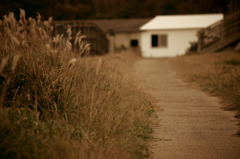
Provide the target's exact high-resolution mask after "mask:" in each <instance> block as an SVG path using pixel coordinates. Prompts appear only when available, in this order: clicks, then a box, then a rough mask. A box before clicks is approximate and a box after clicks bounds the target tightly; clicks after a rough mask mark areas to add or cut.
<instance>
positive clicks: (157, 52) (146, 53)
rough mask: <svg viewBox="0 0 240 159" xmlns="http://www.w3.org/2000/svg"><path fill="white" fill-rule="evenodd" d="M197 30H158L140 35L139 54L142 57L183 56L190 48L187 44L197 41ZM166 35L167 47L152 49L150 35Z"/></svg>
mask: <svg viewBox="0 0 240 159" xmlns="http://www.w3.org/2000/svg"><path fill="white" fill-rule="evenodd" d="M197 31H198V29H191V30H159V31H143V32H142V33H141V46H142V47H141V52H142V56H143V57H173V56H177V55H183V54H184V53H185V51H186V49H187V48H188V47H189V46H190V44H189V42H191V41H197ZM159 34H167V36H168V46H167V47H152V46H151V45H152V41H151V40H152V39H151V38H152V35H159Z"/></svg>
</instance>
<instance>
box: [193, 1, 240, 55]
mask: <svg viewBox="0 0 240 159" xmlns="http://www.w3.org/2000/svg"><path fill="white" fill-rule="evenodd" d="M223 5H224V8H223V12H224V19H223V20H221V21H219V22H217V23H214V24H212V25H211V26H209V27H207V28H205V29H202V30H200V31H199V32H198V52H215V51H218V50H221V49H223V48H225V47H227V46H229V45H231V44H234V43H236V42H238V41H240V1H239V0H230V1H229V3H228V4H227V3H225V4H224V3H223ZM226 6H228V8H227V9H226Z"/></svg>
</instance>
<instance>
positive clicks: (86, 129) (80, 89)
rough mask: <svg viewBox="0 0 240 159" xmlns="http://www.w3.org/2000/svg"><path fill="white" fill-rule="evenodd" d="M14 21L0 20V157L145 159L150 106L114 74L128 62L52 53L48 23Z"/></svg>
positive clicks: (128, 82)
mask: <svg viewBox="0 0 240 159" xmlns="http://www.w3.org/2000/svg"><path fill="white" fill-rule="evenodd" d="M20 20H21V21H19V22H17V21H16V20H15V18H14V16H13V15H12V14H11V15H9V17H5V20H4V21H0V59H1V65H0V123H1V124H0V156H1V158H36V159H37V158H44V159H46V158H58V159H59V158H63V159H68V158H69V159H70V158H71V159H72V158H84V159H85V158H86V159H87V158H91V159H93V158H144V157H146V156H147V155H148V149H147V148H148V147H147V144H146V140H147V139H148V138H149V137H150V133H151V128H150V127H149V122H150V119H151V114H152V111H153V109H152V105H151V103H150V100H149V98H148V97H147V96H146V94H145V93H143V92H141V91H140V90H139V89H138V86H137V84H136V82H135V81H133V80H131V79H129V78H128V77H127V76H125V75H123V72H124V70H122V71H121V68H127V67H128V66H130V65H129V64H131V63H132V62H134V61H131V60H130V59H129V58H126V57H124V56H125V55H124V56H120V55H110V56H104V57H102V58H100V57H86V58H82V57H81V56H80V55H79V52H80V53H83V52H82V51H81V50H79V52H75V53H72V52H71V45H70V44H69V41H67V43H66V46H61V47H59V49H58V46H59V43H57V42H56V41H55V42H54V41H52V39H51V36H49V35H48V34H50V31H51V27H50V23H51V19H50V20H49V21H48V22H45V23H44V26H42V23H38V22H37V23H36V21H34V20H33V19H29V20H26V19H25V17H24V12H23V11H21V18H20ZM39 21H40V19H39ZM29 24H30V25H29ZM44 32H45V33H44ZM68 33H69V38H72V37H71V34H70V33H71V31H69V32H68ZM78 40H79V41H80V40H82V39H81V38H79V39H78ZM80 44H81V46H80V47H79V48H84V47H85V45H82V44H83V43H82V41H80V42H79V45H80ZM63 47H65V48H67V49H65V48H64V49H62V48H63ZM129 56H130V55H129Z"/></svg>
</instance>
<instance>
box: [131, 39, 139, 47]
mask: <svg viewBox="0 0 240 159" xmlns="http://www.w3.org/2000/svg"><path fill="white" fill-rule="evenodd" d="M130 46H131V47H138V46H139V45H138V39H132V40H130Z"/></svg>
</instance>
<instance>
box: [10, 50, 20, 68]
mask: <svg viewBox="0 0 240 159" xmlns="http://www.w3.org/2000/svg"><path fill="white" fill-rule="evenodd" d="M19 59H20V54H17V55H15V56H13V62H12V67H11V70H12V71H13V72H14V71H15V68H16V67H17V63H18V60H19Z"/></svg>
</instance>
